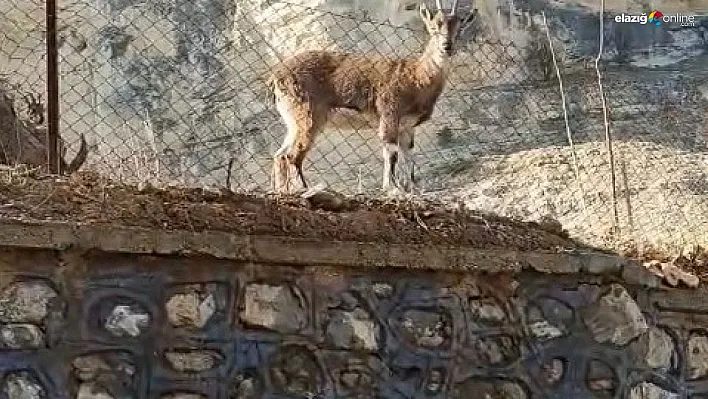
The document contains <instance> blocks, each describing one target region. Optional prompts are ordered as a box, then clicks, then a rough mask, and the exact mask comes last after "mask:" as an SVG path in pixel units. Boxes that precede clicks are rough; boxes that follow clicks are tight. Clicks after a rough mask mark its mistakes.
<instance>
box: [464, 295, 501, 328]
mask: <svg viewBox="0 0 708 399" xmlns="http://www.w3.org/2000/svg"><path fill="white" fill-rule="evenodd" d="M469 306H470V313H471V317H472V322H473V323H475V324H477V322H483V323H484V324H500V323H502V322H503V321H504V320H506V312H504V309H502V307H501V306H499V305H498V304H497V303H495V302H494V301H493V300H484V299H479V300H471V301H469Z"/></svg>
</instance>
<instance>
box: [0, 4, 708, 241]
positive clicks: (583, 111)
mask: <svg viewBox="0 0 708 399" xmlns="http://www.w3.org/2000/svg"><path fill="white" fill-rule="evenodd" d="M433 3H434V2H433ZM599 4H600V2H599V1H565V0H558V1H552V0H533V1H501V0H500V1H488V2H483V3H482V2H480V3H479V4H477V5H476V7H477V8H479V9H480V18H479V21H478V24H477V25H476V26H475V27H474V28H473V29H470V30H469V31H468V32H467V33H466V35H465V36H464V37H463V38H462V40H463V44H462V45H461V47H462V48H461V51H460V53H459V54H458V55H457V56H456V57H455V60H454V63H455V65H454V69H453V72H452V75H451V77H450V80H449V83H448V86H447V89H446V91H445V92H444V94H443V96H442V98H441V100H440V102H439V104H438V106H437V109H436V111H435V114H434V116H433V122H432V123H429V124H427V125H426V126H425V127H424V128H422V129H421V130H420V131H419V132H418V134H417V136H416V151H415V153H416V158H415V162H416V172H417V177H418V179H419V184H420V185H421V187H422V189H423V190H424V193H425V195H427V196H431V197H434V198H438V199H449V200H454V201H458V200H461V201H464V202H465V203H467V204H468V205H469V206H471V207H473V208H475V209H482V210H487V211H493V212H496V213H500V214H503V215H507V216H514V217H518V218H522V219H527V220H538V219H541V218H544V217H551V218H555V219H557V220H558V221H560V222H561V223H562V224H563V226H564V227H565V228H566V229H568V230H569V231H570V232H571V234H573V235H575V236H576V237H579V238H581V239H583V240H585V241H588V242H590V243H593V244H598V245H612V246H617V245H619V243H620V242H631V243H633V244H634V245H640V246H641V245H644V244H647V245H651V246H662V247H670V248H674V249H676V248H678V249H679V250H680V249H682V248H687V247H690V246H695V245H698V244H700V245H703V246H708V144H707V141H708V120H707V118H708V117H707V115H708V112H707V111H708V18H706V15H708V1H702V0H701V1H698V0H696V1H692V0H686V1H669V0H667V1H609V0H608V1H606V9H605V12H606V14H607V15H606V20H605V41H604V53H603V58H602V62H601V70H602V76H603V83H604V88H605V95H606V97H607V108H608V112H609V116H610V120H611V127H610V130H611V133H612V137H613V140H614V156H615V169H616V177H617V187H618V193H617V194H618V197H617V206H618V212H619V222H620V226H619V227H620V234H619V235H618V234H617V232H615V231H613V229H612V226H613V212H612V209H613V208H612V201H611V197H612V194H611V193H612V191H611V185H610V181H611V179H610V176H611V173H610V166H609V165H610V164H609V162H608V154H607V151H606V147H605V131H604V125H603V109H602V102H601V96H600V92H599V88H598V83H597V76H596V71H595V68H594V59H595V57H596V56H597V52H598V41H599V38H598V33H599V32H598V26H599V20H598V14H599ZM417 5H418V4H417V3H416V2H405V1H400V0H393V1H388V2H381V1H374V0H352V1H345V0H291V1H288V2H285V1H278V0H271V1H262V0H239V1H238V2H235V1H233V0H169V1H167V0H150V1H146V0H59V7H60V13H59V27H60V43H61V112H62V117H61V118H62V119H61V124H62V129H61V134H62V136H63V137H64V138H66V139H67V140H68V141H69V142H70V143H74V145H73V146H72V147H71V150H70V156H71V155H72V154H73V153H74V152H75V151H76V150H77V149H78V141H77V140H78V135H79V134H85V135H86V137H87V139H88V141H89V143H90V145H91V149H92V151H91V155H90V157H89V162H88V163H87V165H86V166H85V169H93V170H98V171H100V172H102V173H104V174H106V175H108V176H110V177H113V178H119V179H123V180H128V181H136V180H137V181H139V180H154V181H157V180H159V181H163V182H170V181H173V182H174V181H176V182H180V183H184V184H200V185H201V184H218V185H223V184H225V182H226V175H227V166H228V165H229V163H230V161H231V164H232V174H233V176H232V180H231V186H232V187H233V188H234V189H238V190H249V191H258V190H267V189H268V187H269V182H268V179H269V170H270V162H271V156H272V153H273V152H274V151H275V150H276V149H277V148H278V146H279V144H280V141H281V140H282V136H283V134H284V127H283V125H282V123H281V122H280V120H279V118H278V116H277V114H276V113H275V109H274V107H273V106H272V105H271V104H269V103H268V102H267V97H266V92H265V87H264V85H263V79H262V78H263V76H264V73H265V72H266V71H267V69H268V67H270V66H272V65H273V64H274V63H275V62H277V60H278V59H280V58H282V57H284V56H287V55H289V54H292V53H293V52H295V51H300V50H303V49H308V48H331V49H343V50H350V51H361V52H366V53H381V54H385V55H389V56H398V57H402V56H411V55H417V54H418V53H419V51H420V50H421V48H422V46H423V45H424V43H425V40H426V35H425V33H424V31H423V26H422V23H421V22H420V21H419V19H418V11H417ZM460 5H461V8H462V9H463V10H466V9H469V8H470V6H471V3H468V2H466V1H460ZM655 9H658V10H660V11H661V12H663V13H664V14H665V15H667V14H672V13H677V12H678V13H684V14H692V15H697V18H696V20H697V23H696V24H695V26H692V27H681V26H679V25H678V24H664V25H662V26H653V25H649V24H647V25H638V24H618V23H615V22H614V15H616V14H618V13H622V12H629V13H639V12H647V13H648V12H650V11H652V10H655ZM542 11H543V12H545V14H546V16H547V18H548V24H549V28H550V34H551V37H552V38H553V48H554V50H555V52H556V56H557V59H558V64H559V67H560V69H561V73H562V78H563V84H564V87H565V91H564V93H565V96H566V102H567V104H566V105H567V113H568V120H569V128H570V131H571V134H572V138H573V140H574V144H575V152H576V156H577V161H578V165H577V166H578V172H579V180H578V179H576V175H575V172H574V167H575V165H574V160H573V154H572V151H571V149H570V146H569V141H568V136H567V132H566V126H565V122H564V114H563V106H562V101H561V96H560V92H559V87H558V80H557V78H556V75H555V69H554V66H553V63H552V60H551V53H550V51H549V46H548V41H547V38H546V30H545V26H544V24H543V18H542V15H541V12H542ZM0 15H2V16H3V17H2V18H0V77H3V78H5V79H8V80H9V81H10V82H11V83H12V85H13V87H14V89H15V90H16V91H17V92H18V93H28V92H33V93H44V92H45V90H46V88H45V73H46V69H45V67H44V63H45V58H44V57H45V51H44V45H45V44H44V40H45V36H46V34H45V29H44V9H43V2H40V1H36V0H5V1H3V2H2V4H0ZM18 109H20V110H22V103H21V101H19V99H18ZM307 169H308V171H307V172H306V173H308V174H309V176H310V179H311V180H312V182H314V183H317V182H323V183H326V184H328V185H329V186H331V187H332V188H334V189H338V190H342V191H345V192H347V193H357V192H365V193H369V194H376V193H377V189H378V186H379V184H380V179H381V177H380V173H381V166H380V150H379V143H378V141H377V139H376V136H375V134H374V133H373V132H370V131H360V132H344V133H342V132H337V131H331V132H328V134H327V135H326V136H324V137H322V139H321V140H320V142H319V143H318V146H317V147H316V149H315V150H314V151H313V152H312V155H311V156H310V159H309V160H308V162H307Z"/></svg>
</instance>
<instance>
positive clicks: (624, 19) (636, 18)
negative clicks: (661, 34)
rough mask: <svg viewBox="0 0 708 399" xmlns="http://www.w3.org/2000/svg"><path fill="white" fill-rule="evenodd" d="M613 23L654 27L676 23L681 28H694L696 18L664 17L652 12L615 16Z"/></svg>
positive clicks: (686, 16) (677, 15)
mask: <svg viewBox="0 0 708 399" xmlns="http://www.w3.org/2000/svg"><path fill="white" fill-rule="evenodd" d="M615 22H618V23H638V24H642V25H645V24H647V23H651V24H654V25H656V26H659V25H661V24H662V23H665V22H678V23H680V24H681V26H695V22H696V16H695V15H681V14H676V15H664V14H663V13H662V12H661V11H659V10H654V11H652V12H651V13H649V15H647V14H646V13H641V14H638V15H637V14H635V15H631V14H625V13H622V14H620V15H617V16H615Z"/></svg>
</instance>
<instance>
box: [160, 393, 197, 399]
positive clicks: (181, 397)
mask: <svg viewBox="0 0 708 399" xmlns="http://www.w3.org/2000/svg"><path fill="white" fill-rule="evenodd" d="M160 399H207V397H206V396H204V395H199V394H196V393H188V392H176V393H168V394H166V395H162V396H160Z"/></svg>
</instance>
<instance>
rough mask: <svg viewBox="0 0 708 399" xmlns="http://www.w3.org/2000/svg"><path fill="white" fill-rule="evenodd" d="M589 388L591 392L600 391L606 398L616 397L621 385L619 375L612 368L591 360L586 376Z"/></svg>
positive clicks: (601, 362)
mask: <svg viewBox="0 0 708 399" xmlns="http://www.w3.org/2000/svg"><path fill="white" fill-rule="evenodd" d="M585 381H587V384H588V388H589V389H590V390H591V391H599V392H600V393H602V394H604V395H602V397H604V396H608V397H612V396H614V393H615V390H616V389H617V386H618V384H619V381H618V379H617V374H616V373H615V371H614V370H613V369H612V367H611V366H610V365H609V364H607V363H605V362H603V361H600V360H591V361H590V362H588V367H587V375H586V376H585Z"/></svg>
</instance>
